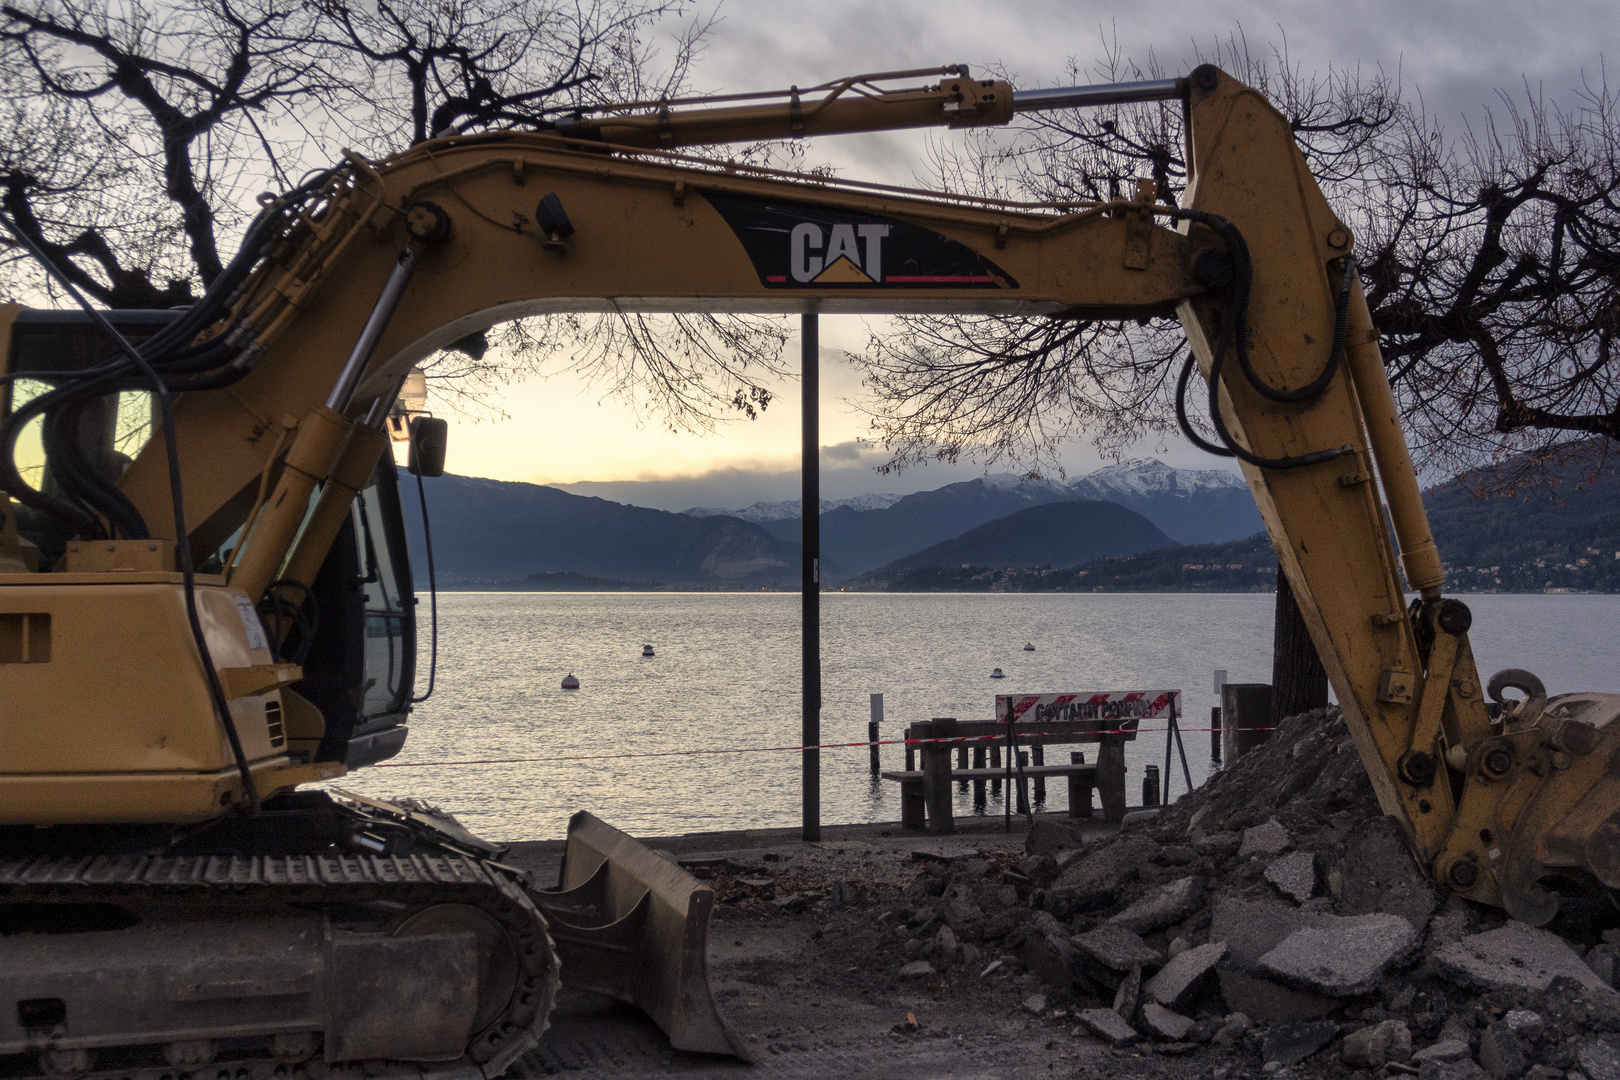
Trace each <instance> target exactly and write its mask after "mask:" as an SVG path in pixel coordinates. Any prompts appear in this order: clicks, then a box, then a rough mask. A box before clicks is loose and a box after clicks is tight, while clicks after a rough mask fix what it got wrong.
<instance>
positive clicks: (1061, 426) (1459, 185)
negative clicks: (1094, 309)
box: [853, 37, 1620, 473]
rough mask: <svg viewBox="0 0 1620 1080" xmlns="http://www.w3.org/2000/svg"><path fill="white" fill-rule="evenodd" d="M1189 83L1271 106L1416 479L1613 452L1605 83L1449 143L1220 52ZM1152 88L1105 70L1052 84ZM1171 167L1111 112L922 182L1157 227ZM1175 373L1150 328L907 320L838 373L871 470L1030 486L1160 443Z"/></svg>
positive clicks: (1619, 315)
mask: <svg viewBox="0 0 1620 1080" xmlns="http://www.w3.org/2000/svg"><path fill="white" fill-rule="evenodd" d="M1200 59H1207V60H1209V61H1211V62H1214V63H1217V64H1220V65H1221V66H1223V67H1225V68H1226V69H1227V70H1229V71H1231V72H1232V73H1233V74H1234V75H1235V76H1236V77H1238V78H1239V79H1242V80H1244V81H1246V82H1248V83H1249V84H1250V85H1253V86H1255V87H1257V88H1258V89H1260V90H1262V91H1263V92H1264V93H1266V94H1267V95H1268V96H1269V97H1270V98H1271V100H1272V101H1273V103H1274V104H1275V105H1276V106H1277V108H1278V109H1279V110H1280V111H1281V112H1282V113H1283V114H1284V115H1285V116H1287V117H1288V118H1289V120H1290V122H1291V124H1292V126H1293V130H1294V133H1295V137H1296V139H1297V140H1298V142H1299V145H1300V147H1301V149H1302V151H1303V152H1304V154H1305V156H1306V158H1307V159H1308V161H1309V162H1310V166H1311V168H1312V170H1313V171H1314V172H1315V174H1316V175H1317V177H1318V179H1319V180H1320V181H1321V183H1322V186H1323V188H1324V190H1325V192H1326V193H1327V195H1328V198H1329V200H1330V201H1331V202H1332V203H1333V204H1334V206H1335V208H1336V209H1337V210H1338V211H1339V212H1340V214H1341V216H1342V217H1344V219H1345V220H1346V221H1347V222H1349V223H1350V224H1351V226H1352V228H1353V229H1354V231H1355V233H1356V237H1357V244H1356V253H1357V259H1358V262H1359V265H1360V272H1361V275H1362V280H1363V282H1364V286H1365V289H1366V293H1367V296H1368V301H1369V304H1370V306H1371V308H1372V313H1373V319H1374V322H1375V323H1376V324H1377V325H1378V326H1379V327H1380V329H1381V330H1382V332H1383V347H1384V354H1385V360H1386V364H1387V365H1388V369H1389V374H1390V378H1391V381H1392V382H1393V383H1394V386H1395V390H1396V394H1397V397H1398V398H1399V400H1400V402H1401V405H1402V407H1403V410H1404V413H1405V415H1406V419H1407V423H1408V437H1409V440H1410V441H1411V443H1412V445H1413V449H1414V452H1415V454H1416V456H1417V458H1418V461H1419V464H1420V467H1423V468H1426V469H1428V470H1431V471H1433V472H1436V473H1438V472H1445V473H1450V472H1453V471H1456V470H1458V469H1460V468H1465V467H1467V466H1470V465H1474V464H1478V463H1480V462H1481V461H1484V460H1488V459H1500V458H1503V457H1505V456H1507V455H1511V454H1524V452H1526V451H1528V452H1530V453H1529V454H1528V455H1527V456H1525V457H1523V458H1521V459H1520V460H1523V461H1528V462H1531V463H1534V462H1535V461H1537V460H1540V458H1541V457H1544V456H1545V455H1547V454H1552V453H1556V452H1558V450H1559V449H1560V448H1561V447H1565V446H1567V445H1569V444H1571V443H1573V442H1579V441H1583V440H1587V439H1590V438H1591V437H1592V436H1595V435H1597V436H1603V437H1604V438H1605V439H1609V440H1613V439H1617V438H1620V385H1617V384H1616V379H1617V378H1620V367H1617V360H1620V358H1616V357H1615V356H1614V355H1613V354H1614V334H1615V330H1616V326H1617V323H1620V273H1617V269H1620V232H1617V230H1620V203H1617V199H1616V195H1617V190H1620V189H1617V185H1620V169H1617V164H1620V162H1617V156H1620V154H1617V152H1620V128H1617V125H1616V108H1617V99H1616V95H1615V93H1614V91H1612V90H1611V89H1610V88H1609V87H1608V86H1607V84H1606V83H1603V82H1601V81H1600V82H1599V83H1597V84H1596V85H1589V86H1588V87H1587V89H1586V92H1585V93H1584V94H1583V96H1582V97H1581V98H1580V100H1579V101H1578V102H1576V103H1575V104H1574V105H1573V106H1572V107H1571V108H1569V109H1567V110H1565V109H1559V108H1557V107H1555V106H1553V105H1551V104H1549V103H1547V102H1545V101H1543V100H1541V99H1539V98H1533V97H1529V96H1528V95H1527V96H1526V97H1524V98H1523V99H1519V98H1514V97H1510V96H1508V95H1503V96H1502V97H1501V100H1500V101H1499V103H1498V107H1497V109H1496V110H1495V111H1494V112H1493V114H1492V116H1491V118H1490V120H1489V121H1488V122H1487V124H1486V125H1485V126H1484V128H1483V129H1482V130H1479V131H1473V130H1469V131H1465V132H1464V133H1463V135H1462V136H1461V137H1459V138H1451V137H1449V136H1448V135H1447V134H1446V132H1445V130H1444V129H1443V127H1442V126H1441V125H1440V124H1439V123H1438V122H1437V121H1436V120H1435V119H1434V118H1433V117H1431V116H1428V115H1426V114H1425V113H1424V111H1423V109H1422V108H1421V106H1420V105H1419V104H1414V102H1413V101H1412V100H1411V99H1410V98H1409V97H1408V96H1407V95H1406V94H1404V93H1403V88H1402V86H1401V85H1400V83H1399V81H1398V80H1396V79H1393V78H1391V77H1389V76H1388V75H1386V74H1384V73H1382V72H1377V73H1372V74H1365V75H1364V74H1362V73H1359V72H1355V71H1346V70H1329V71H1328V72H1327V73H1326V74H1323V75H1312V74H1307V73H1305V72H1303V71H1302V70H1301V69H1300V68H1299V67H1298V66H1296V65H1295V64H1293V63H1292V62H1291V61H1290V60H1289V58H1288V56H1287V54H1286V53H1285V52H1282V51H1273V52H1270V53H1267V54H1264V55H1259V56H1257V55H1255V54H1254V53H1252V52H1251V51H1250V49H1249V48H1248V46H1247V44H1246V43H1245V42H1244V41H1243V40H1242V38H1241V37H1234V38H1231V39H1229V40H1227V41H1226V42H1224V43H1222V44H1221V45H1220V46H1219V47H1218V48H1216V49H1213V50H1210V51H1209V52H1208V53H1207V55H1206V56H1204V57H1201V58H1200ZM1165 74H1166V73H1165V72H1164V71H1162V70H1161V69H1160V68H1159V67H1158V66H1157V65H1156V64H1153V63H1149V64H1147V65H1144V66H1138V65H1136V64H1133V63H1131V62H1129V61H1126V60H1124V59H1122V58H1121V57H1120V56H1119V55H1118V53H1117V51H1115V52H1112V53H1110V54H1109V55H1108V56H1106V57H1105V59H1104V61H1103V62H1102V63H1101V64H1100V65H1097V66H1094V67H1089V68H1082V67H1080V66H1078V65H1074V66H1072V67H1071V70H1070V72H1069V76H1070V80H1071V81H1074V82H1090V81H1123V80H1129V79H1142V78H1162V77H1164V76H1165ZM1182 145H1183V142H1182V131H1181V112H1180V109H1179V108H1177V107H1175V106H1174V105H1173V104H1164V103H1159V104H1138V105H1125V106H1116V107H1112V108H1106V109H1101V110H1086V111H1084V112H1074V113H1056V114H1035V115H1034V116H1033V117H1032V118H1030V119H1028V120H1026V121H1024V122H1023V123H1022V125H1021V126H1020V127H1019V128H1018V129H1017V130H1016V131H1015V132H1014V133H1013V134H1012V135H1011V136H1008V135H1004V134H1000V133H986V134H982V135H980V136H979V137H978V138H977V140H976V141H974V142H972V143H971V144H970V145H969V148H968V149H967V150H966V151H964V152H950V151H948V150H944V149H937V150H936V152H935V157H934V160H933V165H934V166H935V169H936V172H937V174H938V178H939V179H940V180H941V181H942V182H943V183H945V184H946V185H947V186H949V187H952V188H955V189H957V190H967V191H972V192H975V193H980V194H988V195H995V196H1003V197H1008V196H1010V197H1014V198H1020V199H1030V200H1037V201H1043V202H1052V203H1067V202H1080V201H1086V200H1104V199H1109V198H1113V197H1117V196H1120V195H1123V194H1127V193H1128V192H1129V191H1130V188H1131V185H1132V184H1133V182H1134V179H1135V178H1137V177H1143V176H1146V177H1151V178H1152V179H1153V180H1155V181H1156V192H1157V197H1158V198H1159V199H1160V200H1161V201H1163V202H1166V203H1169V204H1171V205H1174V204H1175V203H1176V201H1177V200H1178V199H1179V198H1180V196H1181V191H1182V188H1183V185H1184V183H1185V179H1186V174H1185V163H1184V162H1183V161H1182V158H1181V154H1182ZM1184 349H1185V339H1184V337H1183V335H1182V334H1181V330H1180V327H1179V325H1178V324H1177V323H1176V322H1175V321H1174V320H1173V319H1168V318H1166V319H1155V320H1151V321H1149V322H1147V323H1146V324H1144V325H1141V326H1134V325H1133V326H1125V327H1119V326H1110V325H1105V324H1092V323H1086V322H1078V323H1076V322H1062V321H1058V320H1051V319H1004V318H990V317H950V316H929V317H920V318H908V319H904V320H901V321H900V322H899V323H898V326H897V327H896V328H894V329H893V330H890V329H888V328H884V329H881V330H878V331H876V332H874V333H873V334H872V336H871V338H870V340H869V342H868V344H867V346H866V348H865V349H864V350H862V351H861V352H860V353H858V354H856V355H855V356H854V357H853V359H854V360H855V361H856V362H857V363H858V364H860V365H862V366H863V368H864V369H865V376H866V384H867V389H868V391H869V392H868V394H867V396H866V399H865V401H864V404H865V406H866V408H867V410H868V411H869V413H870V415H871V421H872V438H873V439H874V441H876V442H878V443H880V444H882V445H883V446H884V447H886V448H887V449H888V450H889V451H890V453H891V458H890V466H891V467H903V466H905V465H907V464H909V463H912V462H916V461H920V460H925V459H928V458H934V457H937V458H943V459H946V460H954V459H956V458H959V457H963V456H967V457H972V458H975V459H978V460H981V461H985V462H986V463H989V462H993V461H1007V462H1013V463H1016V464H1018V465H1019V466H1021V467H1023V468H1026V469H1034V470H1043V469H1045V470H1049V469H1053V468H1056V467H1057V458H1058V452H1059V450H1060V449H1061V447H1062V446H1063V445H1064V444H1066V443H1068V442H1070V441H1071V440H1074V439H1076V438H1088V439H1090V440H1091V441H1092V442H1094V443H1095V444H1096V445H1097V446H1098V447H1099V448H1101V449H1102V450H1103V451H1104V452H1112V453H1116V454H1117V453H1118V452H1120V451H1122V450H1123V449H1124V448H1125V447H1127V446H1129V445H1131V444H1133V443H1136V442H1138V441H1139V440H1141V439H1143V438H1152V437H1155V436H1163V435H1167V434H1168V433H1169V432H1171V431H1172V430H1173V429H1174V426H1175V421H1174V399H1173V398H1174V392H1175V378H1174V375H1175V373H1176V370H1175V369H1176V364H1175V361H1176V360H1177V359H1178V358H1179V357H1180V356H1182V355H1185V353H1184ZM1189 412H1190V413H1192V414H1193V415H1195V416H1196V415H1199V414H1200V413H1201V412H1202V410H1200V409H1196V408H1195V409H1190V410H1189Z"/></svg>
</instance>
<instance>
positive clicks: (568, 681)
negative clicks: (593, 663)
mask: <svg viewBox="0 0 1620 1080" xmlns="http://www.w3.org/2000/svg"><path fill="white" fill-rule="evenodd" d="M562 688H563V689H564V690H578V689H579V680H578V679H576V678H574V673H573V672H572V671H570V672H569V673H568V674H567V675H564V676H563V685H562Z"/></svg>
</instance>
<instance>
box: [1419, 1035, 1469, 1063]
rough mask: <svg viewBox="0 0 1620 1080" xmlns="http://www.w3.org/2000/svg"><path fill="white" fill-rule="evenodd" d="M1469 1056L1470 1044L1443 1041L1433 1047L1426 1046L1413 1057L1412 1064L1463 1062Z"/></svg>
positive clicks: (1451, 1040) (1455, 1040)
mask: <svg viewBox="0 0 1620 1080" xmlns="http://www.w3.org/2000/svg"><path fill="white" fill-rule="evenodd" d="M1467 1056H1468V1044H1467V1043H1466V1042H1464V1041H1463V1040H1462V1039H1441V1040H1440V1041H1439V1042H1437V1043H1435V1044H1434V1045H1433V1046H1425V1047H1424V1048H1423V1049H1422V1050H1419V1051H1418V1052H1417V1053H1415V1054H1413V1055H1412V1064H1414V1065H1422V1064H1423V1063H1424V1062H1425V1061H1461V1060H1462V1059H1463V1058H1466V1057H1467Z"/></svg>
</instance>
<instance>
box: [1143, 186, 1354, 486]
mask: <svg viewBox="0 0 1620 1080" xmlns="http://www.w3.org/2000/svg"><path fill="white" fill-rule="evenodd" d="M1166 213H1168V215H1169V216H1170V217H1172V218H1179V219H1185V220H1188V221H1196V222H1198V223H1199V224H1202V225H1206V226H1208V227H1209V228H1210V229H1212V230H1214V231H1215V233H1216V235H1218V236H1220V237H1221V239H1222V240H1224V241H1225V242H1226V248H1227V252H1228V254H1230V255H1231V257H1232V269H1233V280H1232V286H1231V293H1230V300H1231V304H1230V307H1231V310H1230V312H1229V315H1228V317H1227V318H1226V319H1225V320H1223V321H1222V324H1221V334H1220V337H1219V338H1218V339H1217V340H1216V343H1215V350H1214V356H1213V358H1212V360H1211V362H1210V369H1209V418H1210V423H1211V424H1212V425H1213V426H1214V428H1215V435H1216V437H1217V438H1219V439H1220V441H1221V446H1222V447H1223V448H1224V453H1223V452H1221V451H1218V450H1214V449H1212V448H1211V447H1210V444H1209V443H1208V442H1207V441H1206V440H1204V439H1202V438H1200V437H1199V436H1198V435H1197V434H1196V433H1195V432H1194V431H1193V429H1192V425H1191V424H1190V423H1189V422H1188V420H1187V413H1186V404H1185V396H1186V392H1187V382H1188V378H1189V376H1190V375H1191V373H1192V357H1191V356H1190V355H1189V356H1188V358H1187V363H1186V365H1185V366H1184V367H1183V369H1182V373H1181V377H1180V378H1179V379H1178V380H1177V383H1176V420H1177V423H1178V424H1179V425H1180V427H1181V430H1182V433H1183V434H1185V435H1186V436H1187V437H1188V439H1189V440H1190V441H1191V442H1192V443H1193V445H1194V446H1197V447H1199V448H1200V449H1204V450H1209V451H1210V452H1211V453H1217V454H1219V456H1222V457H1235V458H1237V459H1238V460H1240V461H1243V462H1247V463H1248V464H1250V465H1253V466H1255V467H1257V468H1261V469H1277V470H1280V469H1299V468H1304V467H1306V466H1310V465H1319V464H1321V463H1322V462H1324V461H1332V460H1333V459H1335V458H1340V457H1344V456H1345V455H1347V454H1353V453H1354V452H1355V448H1354V447H1351V446H1339V447H1335V448H1334V449H1331V450H1316V451H1313V452H1311V453H1308V454H1297V455H1293V456H1290V457H1280V458H1272V457H1265V456H1263V455H1260V454H1256V453H1254V452H1253V451H1251V450H1249V449H1247V448H1245V447H1243V446H1241V445H1239V444H1238V442H1237V440H1236V439H1234V438H1233V437H1232V433H1231V431H1230V430H1228V428H1227V426H1226V418H1225V417H1224V416H1223V415H1222V414H1221V405H1220V401H1221V395H1220V387H1221V385H1222V383H1221V377H1222V374H1223V372H1224V369H1225V364H1226V357H1227V354H1228V353H1229V352H1236V353H1237V357H1238V366H1239V367H1240V368H1241V369H1242V370H1243V374H1244V377H1245V378H1246V379H1247V380H1248V382H1249V385H1250V386H1252V387H1254V389H1255V391H1256V392H1257V393H1259V394H1260V395H1261V396H1262V397H1265V398H1267V399H1268V400H1271V401H1276V402H1279V403H1283V404H1292V405H1298V404H1303V403H1306V402H1309V401H1314V400H1316V399H1317V398H1318V397H1320V396H1321V395H1322V394H1323V393H1324V392H1325V391H1326V390H1327V387H1328V385H1329V384H1330V383H1331V382H1332V381H1333V377H1334V376H1335V375H1336V374H1338V371H1339V368H1340V367H1341V366H1342V364H1343V362H1344V351H1345V338H1346V335H1347V331H1348V327H1349V312H1350V288H1351V285H1352V284H1353V282H1354V280H1355V279H1354V274H1355V261H1354V259H1352V258H1350V257H1349V256H1346V257H1345V270H1344V284H1343V285H1342V287H1341V288H1340V291H1339V298H1338V304H1337V306H1336V311H1335V318H1334V331H1333V344H1332V347H1331V348H1330V350H1329V352H1328V360H1327V363H1326V364H1325V365H1324V367H1323V370H1322V373H1321V374H1320V375H1318V376H1317V377H1316V378H1315V379H1314V380H1312V381H1311V382H1310V383H1309V384H1308V385H1306V386H1302V387H1300V388H1299V389H1297V390H1279V389H1277V388H1276V387H1274V386H1272V385H1270V384H1269V383H1267V382H1266V381H1265V380H1264V379H1263V378H1261V377H1260V374H1259V372H1257V371H1255V369H1254V365H1253V364H1252V363H1251V362H1250V359H1249V333H1248V330H1249V299H1250V290H1251V288H1252V286H1253V282H1254V260H1253V259H1252V258H1251V257H1250V255H1249V245H1248V243H1247V241H1245V240H1244V239H1243V234H1242V233H1241V232H1240V231H1239V230H1238V227H1237V226H1236V225H1234V224H1233V223H1232V222H1231V221H1229V220H1228V219H1226V218H1224V217H1221V216H1220V215H1219V214H1211V213H1209V212H1208V211H1204V210H1192V209H1187V208H1175V209H1171V210H1168V211H1166Z"/></svg>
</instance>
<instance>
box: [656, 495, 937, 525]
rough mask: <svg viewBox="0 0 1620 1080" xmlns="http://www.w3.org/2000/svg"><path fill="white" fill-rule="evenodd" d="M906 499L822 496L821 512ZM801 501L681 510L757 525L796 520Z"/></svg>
mask: <svg viewBox="0 0 1620 1080" xmlns="http://www.w3.org/2000/svg"><path fill="white" fill-rule="evenodd" d="M903 498H905V496H903V495H890V494H887V493H884V494H872V495H857V496H855V497H854V498H852V499H822V500H821V512H822V513H823V514H827V513H831V512H832V511H834V510H837V509H838V508H839V507H842V506H847V507H849V508H850V509H851V510H854V511H856V512H857V513H864V512H866V511H867V510H886V509H888V508H889V507H891V506H893V505H894V504H895V503H897V502H899V501H900V500H901V499H903ZM799 506H800V501H799V500H798V499H786V500H783V501H782V502H757V503H755V504H754V505H752V506H745V507H743V508H742V509H741V510H726V509H724V508H723V507H716V506H694V507H692V508H691V509H690V510H683V511H681V512H682V513H683V514H685V515H686V516H687V517H696V518H703V517H722V516H724V517H734V518H741V519H742V520H744V521H752V522H754V523H755V524H758V523H760V522H762V521H787V520H790V519H792V520H797V519H798V516H799Z"/></svg>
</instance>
